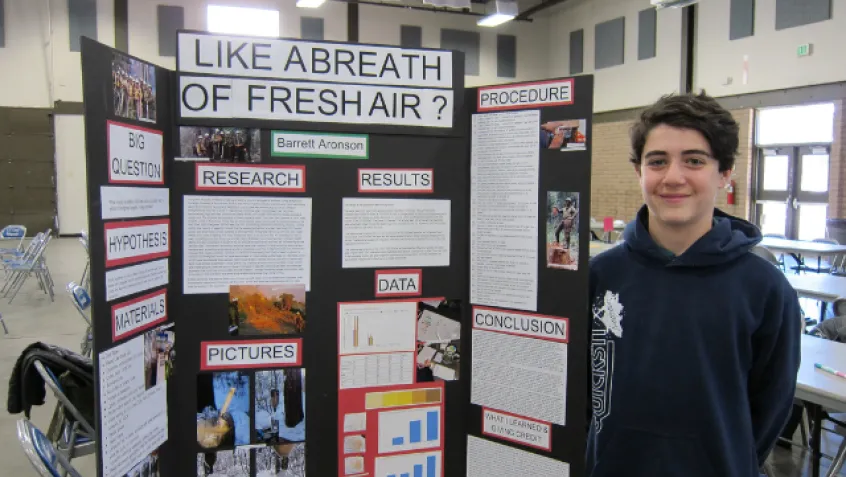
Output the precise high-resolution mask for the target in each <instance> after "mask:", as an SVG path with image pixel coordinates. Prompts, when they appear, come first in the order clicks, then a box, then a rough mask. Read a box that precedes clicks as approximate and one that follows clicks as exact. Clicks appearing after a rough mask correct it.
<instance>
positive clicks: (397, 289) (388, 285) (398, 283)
mask: <svg viewBox="0 0 846 477" xmlns="http://www.w3.org/2000/svg"><path fill="white" fill-rule="evenodd" d="M375 275H376V292H375V295H376V296H377V297H383V296H420V295H421V294H422V293H423V269H421V268H410V269H404V270H399V269H397V270H376V274H375Z"/></svg>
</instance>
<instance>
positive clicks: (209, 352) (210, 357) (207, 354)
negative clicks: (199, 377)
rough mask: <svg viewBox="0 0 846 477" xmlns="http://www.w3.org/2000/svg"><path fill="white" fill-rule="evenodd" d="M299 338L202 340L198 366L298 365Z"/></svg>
mask: <svg viewBox="0 0 846 477" xmlns="http://www.w3.org/2000/svg"><path fill="white" fill-rule="evenodd" d="M302 362H303V350H302V339H300V338H296V339H285V340H250V341H203V342H202V343H200V369H203V370H209V369H230V368H280V367H288V366H301V365H302Z"/></svg>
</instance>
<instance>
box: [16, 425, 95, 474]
mask: <svg viewBox="0 0 846 477" xmlns="http://www.w3.org/2000/svg"><path fill="white" fill-rule="evenodd" d="M18 441H20V443H21V447H23V450H24V453H25V454H26V456H27V458H28V459H29V462H30V463H31V464H32V466H33V467H34V468H35V470H36V472H38V474H39V475H41V477H62V476H63V475H69V476H71V477H82V476H81V475H80V474H79V472H77V470H76V469H74V468H73V466H72V465H71V464H70V462H68V460H67V459H66V458H65V456H63V455H62V454H60V453H59V452H56V449H55V448H54V447H53V445H52V444H50V441H49V440H48V439H47V437H46V436H45V435H44V433H42V432H41V431H40V430H39V429H38V428H37V427H35V426H33V425H32V423H31V422H30V421H28V420H26V419H21V420H19V421H18Z"/></svg>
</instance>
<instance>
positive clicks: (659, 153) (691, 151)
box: [643, 149, 711, 157]
mask: <svg viewBox="0 0 846 477" xmlns="http://www.w3.org/2000/svg"><path fill="white" fill-rule="evenodd" d="M682 154H683V155H684V154H701V155H703V156H707V157H711V154H709V153H708V152H707V151H703V150H702V149H685V150H684V151H682ZM666 155H667V151H661V150H655V151H649V152H647V153H646V154H644V155H643V157H652V156H666Z"/></svg>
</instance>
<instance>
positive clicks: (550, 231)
mask: <svg viewBox="0 0 846 477" xmlns="http://www.w3.org/2000/svg"><path fill="white" fill-rule="evenodd" d="M546 208H547V211H546V266H547V267H549V268H563V269H565V270H578V268H579V193H578V192H552V191H550V192H547V193H546Z"/></svg>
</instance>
